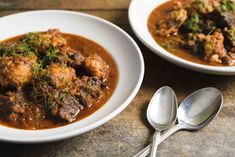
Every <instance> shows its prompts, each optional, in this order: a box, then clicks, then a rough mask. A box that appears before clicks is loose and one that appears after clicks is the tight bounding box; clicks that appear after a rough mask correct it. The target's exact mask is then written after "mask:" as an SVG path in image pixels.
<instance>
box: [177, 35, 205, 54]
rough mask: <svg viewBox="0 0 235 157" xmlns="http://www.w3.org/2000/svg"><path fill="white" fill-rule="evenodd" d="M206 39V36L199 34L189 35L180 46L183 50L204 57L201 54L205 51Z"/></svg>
mask: <svg viewBox="0 0 235 157" xmlns="http://www.w3.org/2000/svg"><path fill="white" fill-rule="evenodd" d="M185 39H186V40H185ZM205 39H206V35H204V34H202V33H197V34H193V33H189V34H187V36H186V37H184V38H183V39H182V40H181V42H180V45H181V46H182V47H183V48H186V49H189V50H191V51H192V52H193V54H195V55H199V56H200V55H203V54H201V53H200V52H201V51H202V50H203V46H204V41H205Z"/></svg>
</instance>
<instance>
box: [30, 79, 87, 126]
mask: <svg viewBox="0 0 235 157" xmlns="http://www.w3.org/2000/svg"><path fill="white" fill-rule="evenodd" d="M32 96H33V97H34V98H35V100H37V101H38V102H39V103H41V104H42V105H43V106H44V108H46V109H47V110H49V111H50V113H51V115H52V116H55V117H58V118H61V119H63V120H66V121H68V122H72V121H74V120H75V118H76V115H77V114H78V113H79V112H80V110H82V109H83V106H82V105H81V104H80V102H79V101H78V100H77V99H76V97H74V96H72V95H70V94H69V93H66V92H63V91H60V90H58V89H55V88H53V87H52V86H51V85H49V84H48V82H46V81H41V80H37V79H36V80H34V81H33V92H32Z"/></svg>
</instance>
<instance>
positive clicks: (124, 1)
mask: <svg viewBox="0 0 235 157" xmlns="http://www.w3.org/2000/svg"><path fill="white" fill-rule="evenodd" d="M129 3H130V0H1V1H0V8H1V9H10V10H14V9H51V8H58V9H69V10H71V9H73V10H74V9H96V10H100V9H104V10H111V9H127V7H128V5H129Z"/></svg>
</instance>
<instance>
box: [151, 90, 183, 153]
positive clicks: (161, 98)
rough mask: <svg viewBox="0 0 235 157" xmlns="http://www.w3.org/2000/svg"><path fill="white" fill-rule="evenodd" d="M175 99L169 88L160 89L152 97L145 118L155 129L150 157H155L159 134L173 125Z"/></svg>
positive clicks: (175, 106) (175, 110)
mask: <svg viewBox="0 0 235 157" xmlns="http://www.w3.org/2000/svg"><path fill="white" fill-rule="evenodd" d="M177 107H178V106H177V98H176V95H175V93H174V91H173V90H172V89H171V88H170V87H167V86H165V87H162V88H160V89H159V90H158V91H157V92H156V93H155V94H154V96H153V97H152V99H151V101H150V103H149V106H148V109H147V118H148V121H149V123H150V124H151V125H152V127H154V128H155V130H156V131H155V133H154V135H153V144H152V149H151V150H152V152H151V157H156V154H157V147H158V143H159V139H160V133H161V131H163V130H166V129H168V128H169V127H171V126H172V125H174V123H175V121H176V112H177Z"/></svg>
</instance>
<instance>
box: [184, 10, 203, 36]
mask: <svg viewBox="0 0 235 157" xmlns="http://www.w3.org/2000/svg"><path fill="white" fill-rule="evenodd" d="M184 26H185V27H186V28H187V29H188V30H190V31H192V32H193V33H198V32H200V31H201V28H200V15H199V14H198V13H195V14H194V15H193V16H191V17H190V18H189V19H188V20H187V21H186V22H185V23H184Z"/></svg>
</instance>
